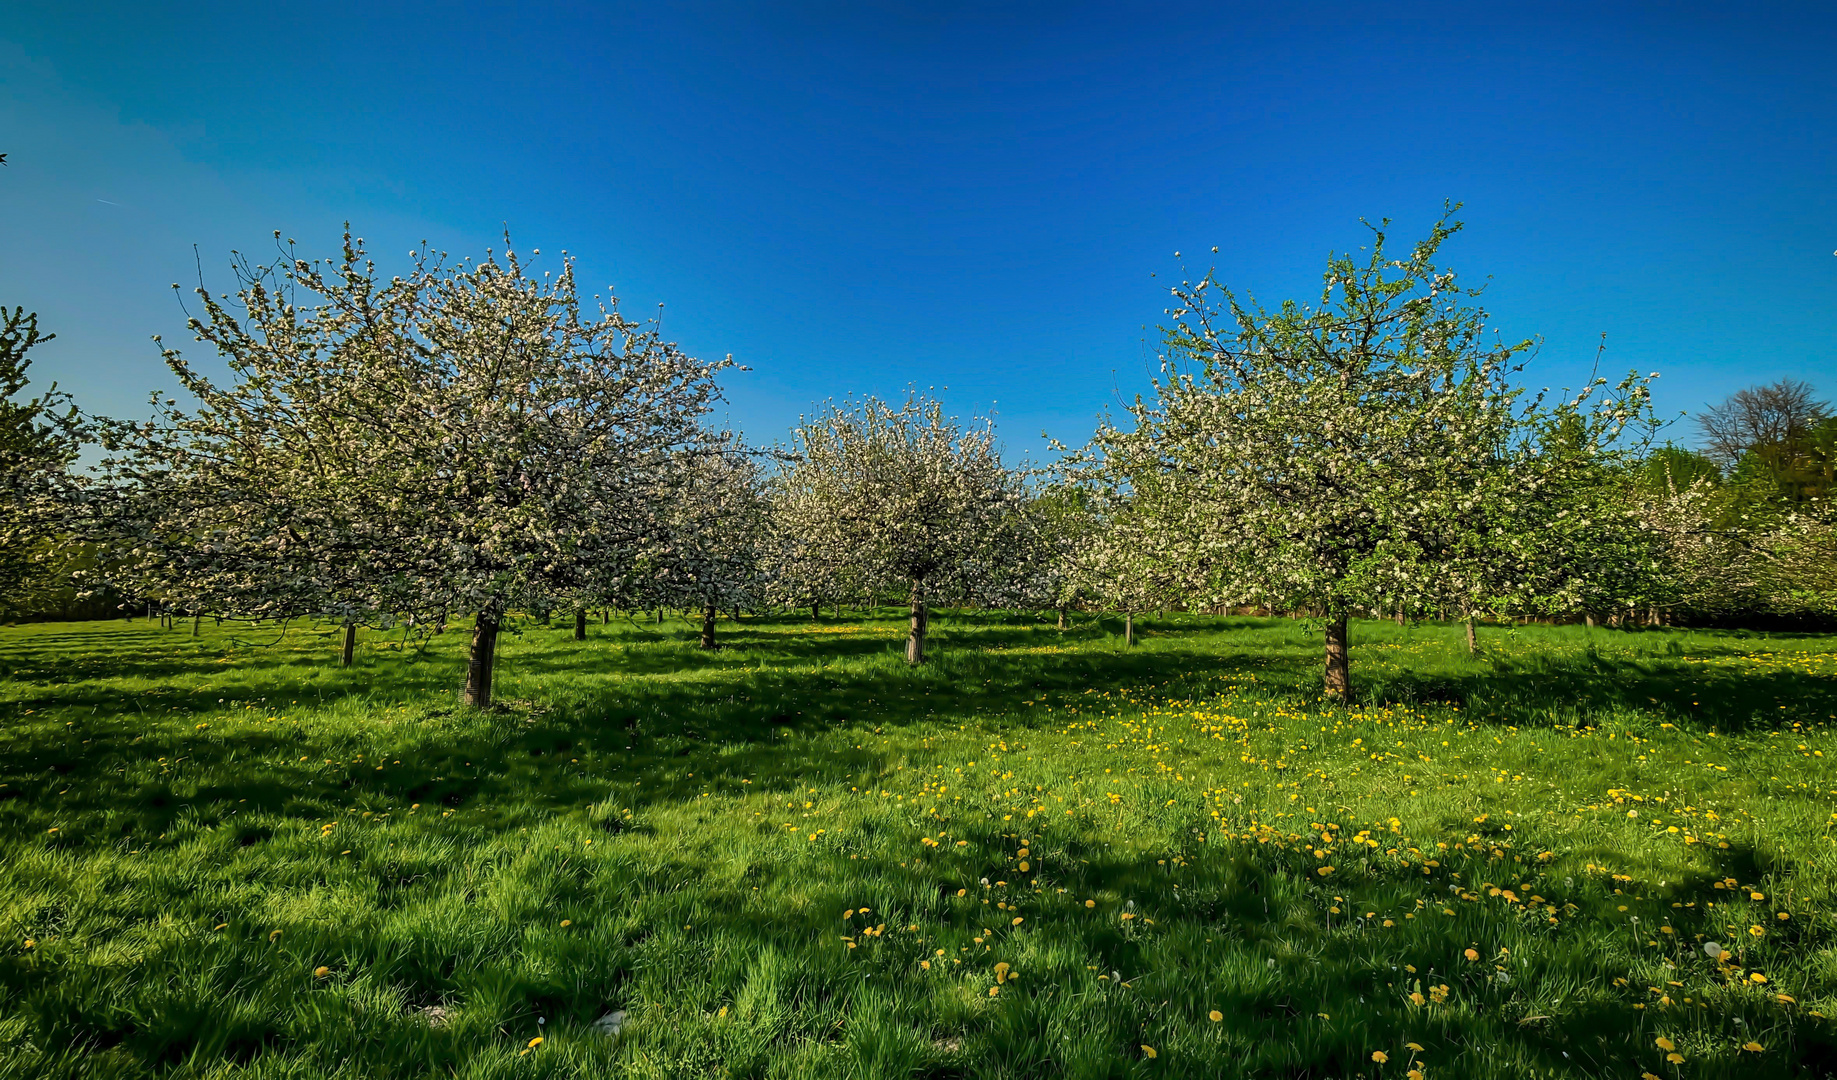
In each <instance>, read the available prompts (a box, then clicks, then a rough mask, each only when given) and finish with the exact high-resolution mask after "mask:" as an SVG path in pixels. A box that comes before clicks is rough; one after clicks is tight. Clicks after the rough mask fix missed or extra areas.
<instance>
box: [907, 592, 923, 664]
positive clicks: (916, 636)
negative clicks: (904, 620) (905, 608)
mask: <svg viewBox="0 0 1837 1080" xmlns="http://www.w3.org/2000/svg"><path fill="white" fill-rule="evenodd" d="M911 607H912V624H911V626H910V627H909V628H908V629H907V631H906V663H908V664H911V665H913V666H914V667H917V666H918V665H919V664H922V663H924V662H925V617H926V611H925V596H924V593H922V592H921V591H920V590H919V582H916V581H914V582H913V583H912V605H911Z"/></svg>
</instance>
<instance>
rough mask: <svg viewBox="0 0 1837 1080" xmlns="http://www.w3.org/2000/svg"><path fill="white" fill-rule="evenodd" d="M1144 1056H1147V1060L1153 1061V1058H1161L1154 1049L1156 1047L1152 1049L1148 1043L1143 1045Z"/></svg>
mask: <svg viewBox="0 0 1837 1080" xmlns="http://www.w3.org/2000/svg"><path fill="white" fill-rule="evenodd" d="M1142 1054H1143V1056H1145V1057H1147V1058H1149V1059H1151V1060H1152V1059H1153V1058H1156V1057H1159V1056H1160V1055H1159V1054H1156V1053H1155V1048H1154V1047H1152V1046H1149V1045H1148V1044H1147V1043H1143V1044H1142Z"/></svg>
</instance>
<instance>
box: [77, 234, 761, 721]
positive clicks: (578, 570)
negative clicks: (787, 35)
mask: <svg viewBox="0 0 1837 1080" xmlns="http://www.w3.org/2000/svg"><path fill="white" fill-rule="evenodd" d="M537 254H539V253H537ZM236 271H237V276H238V285H239V288H238V291H237V293H236V296H235V299H234V300H233V301H232V300H231V299H230V297H229V296H227V295H212V294H211V293H209V292H208V291H206V290H204V289H199V290H198V299H199V302H200V303H201V304H202V306H203V310H202V312H201V313H200V314H199V315H198V316H197V317H195V318H193V319H191V320H190V327H191V329H192V331H193V333H194V335H195V336H196V339H197V340H198V341H200V342H204V343H206V344H208V345H210V346H211V347H213V348H214V349H215V350H216V351H217V353H218V354H219V355H220V356H221V357H222V358H223V359H224V360H225V361H226V362H227V364H228V366H229V369H230V376H231V377H230V380H229V381H228V382H226V383H219V382H217V381H215V380H213V379H211V378H209V377H207V376H206V375H204V374H202V373H201V372H200V371H199V370H198V369H197V368H196V367H194V366H193V364H192V363H191V362H190V361H188V360H187V359H186V358H185V357H184V356H182V355H181V353H180V352H179V351H178V350H176V349H165V350H164V356H165V359H166V363H167V365H168V367H169V368H170V369H171V371H172V373H173V374H174V375H175V376H176V377H177V378H178V380H179V382H180V384H181V385H182V387H183V388H184V391H185V393H186V394H187V395H188V396H189V398H190V399H191V401H192V402H193V404H191V405H190V406H188V407H181V406H180V404H179V402H178V400H177V399H175V398H161V397H157V396H156V398H155V400H154V407H155V416H154V418H153V419H152V420H149V421H146V422H140V423H130V422H118V423H110V424H107V425H105V426H104V427H103V428H102V435H103V443H104V446H105V447H106V448H107V450H108V453H109V456H108V457H107V458H106V459H105V461H104V462H103V466H102V470H101V476H100V482H99V483H97V484H94V485H91V487H90V490H89V491H88V492H87V493H86V494H87V495H88V496H89V497H87V498H82V499H79V500H78V503H79V504H80V505H81V507H82V514H81V515H80V516H81V519H82V521H83V522H84V524H85V525H86V527H87V528H88V529H89V530H91V531H92V532H93V533H94V534H96V535H98V536H100V537H102V538H104V539H107V540H109V541H110V542H112V543H113V544H114V545H115V547H116V552H117V555H118V562H117V564H116V565H115V566H113V567H112V568H111V571H110V572H111V573H112V574H113V575H114V576H115V577H116V579H117V580H120V581H123V582H125V583H128V584H131V585H132V586H133V587H136V588H138V589H142V590H159V591H160V592H161V593H162V594H163V595H165V596H167V597H169V598H170V599H171V601H172V602H173V603H175V604H176V605H178V606H180V607H184V608H188V609H192V610H201V611H211V612H217V613H222V614H226V615H233V616H238V617H247V618H283V617H291V616H299V615H312V616H318V617H321V618H328V619H333V620H336V621H341V622H346V623H357V622H372V623H377V622H380V623H387V622H390V621H396V620H407V621H409V622H411V623H414V624H416V625H421V626H428V625H437V624H441V623H444V622H445V620H447V619H448V618H449V617H452V616H455V615H473V616H474V617H475V630H474V656H473V663H472V670H471V671H470V673H469V675H468V691H467V696H468V699H469V700H471V701H473V702H475V703H477V704H481V705H483V704H488V703H489V701H490V676H491V661H492V656H493V651H494V649H495V642H496V635H497V631H498V627H499V625H500V623H501V622H502V620H504V619H505V618H506V616H507V615H508V614H509V613H511V612H512V611H513V610H516V609H518V608H541V609H547V608H550V607H555V606H561V605H562V604H565V603H566V602H567V601H568V599H569V598H571V597H575V596H578V595H579V594H580V593H581V591H582V590H583V589H585V588H588V587H589V586H591V587H597V588H606V587H607V586H608V583H609V582H615V581H617V580H618V579H619V577H620V576H621V575H623V574H629V573H630V572H631V571H632V569H633V568H634V567H635V565H636V563H637V561H638V559H639V557H640V556H641V555H642V554H643V553H644V552H645V551H647V550H651V549H653V548H654V547H655V546H656V543H657V537H658V535H659V532H660V530H661V529H662V528H663V524H664V515H663V513H662V511H663V509H664V507H665V506H666V505H667V503H668V500H669V497H670V491H671V485H672V484H673V483H675V482H676V480H677V477H676V467H677V466H676V462H677V455H678V454H679V453H680V452H681V451H682V450H683V449H684V448H685V447H686V446H688V445H691V444H694V443H696V442H697V441H698V440H699V439H700V437H701V429H700V428H699V426H698V424H699V420H700V418H701V416H702V415H703V414H704V413H706V412H707V410H708V408H709V404H710V402H712V401H713V400H715V398H716V397H717V395H718V391H717V389H716V386H715V382H714V375H715V373H716V372H717V371H719V370H720V369H721V368H722V367H724V366H725V365H726V364H727V363H729V362H730V361H720V362H704V361H700V360H697V359H694V358H692V357H690V356H687V355H685V354H684V353H683V352H682V351H681V350H679V349H678V348H677V347H676V346H675V345H673V344H671V343H669V342H667V341H665V340H663V339H662V337H661V335H660V333H659V331H658V330H657V328H656V326H655V325H653V324H640V323H634V322H632V321H630V320H628V319H626V318H624V317H623V316H622V315H620V314H619V312H618V309H617V306H616V304H615V302H614V301H613V300H612V299H611V298H610V297H607V298H606V299H604V300H603V301H601V302H600V303H599V305H598V306H597V310H593V309H590V308H589V307H588V306H587V305H584V304H583V302H582V298H581V297H580V295H579V294H578V292H577V289H576V285H575V279H574V268H573V264H572V262H571V261H567V260H566V259H565V257H564V261H563V264H562V267H561V269H560V271H559V272H558V273H556V274H553V275H548V274H545V275H543V276H542V277H541V278H536V277H533V276H532V275H531V273H530V272H528V271H527V270H526V268H525V262H524V259H523V258H522V257H521V256H519V255H518V254H516V253H515V252H514V251H506V252H505V253H504V255H503V256H502V258H499V257H497V256H495V255H493V254H489V253H488V254H487V256H486V257H485V258H484V259H483V260H482V261H479V262H473V261H472V260H470V259H466V260H461V261H457V262H455V261H452V260H450V259H449V258H448V257H447V256H445V255H444V254H440V255H436V254H434V253H432V252H430V251H429V250H427V249H426V248H422V249H421V250H418V251H416V252H413V253H412V258H411V267H410V269H409V270H408V272H407V273H406V274H404V275H401V276H396V277H388V278H385V277H383V276H382V275H381V274H379V272H378V271H377V269H376V266H375V264H374V262H373V261H372V260H371V259H370V257H369V256H368V254H367V253H366V252H365V250H364V246H363V242H362V240H361V239H353V238H352V237H351V236H350V235H349V233H348V232H347V234H346V236H345V241H344V245H343V250H342V252H341V253H340V255H339V256H338V257H337V258H334V259H326V260H324V261H323V262H315V261H308V260H305V259H301V258H297V257H294V256H293V255H292V250H291V247H289V248H288V249H285V251H284V257H283V258H281V259H279V260H277V261H276V262H275V263H273V264H271V265H267V266H257V265H252V264H251V263H250V262H248V261H247V260H239V261H238V262H237V263H236ZM124 496H125V497H124Z"/></svg>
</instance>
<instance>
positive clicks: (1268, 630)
mask: <svg viewBox="0 0 1837 1080" xmlns="http://www.w3.org/2000/svg"><path fill="white" fill-rule="evenodd" d="M886 616H887V617H884V618H848V619H840V620H837V619H826V620H824V621H823V622H822V623H820V624H816V625H812V624H811V623H810V622H809V620H808V619H807V617H806V618H802V619H799V618H787V619H782V620H753V619H748V620H746V621H744V622H742V623H740V624H737V625H736V624H733V623H731V622H723V623H722V627H721V632H722V635H723V637H724V638H725V639H726V644H727V647H726V648H723V649H721V650H719V651H717V652H715V653H712V654H709V653H704V652H701V651H700V650H697V649H696V648H694V647H693V642H694V630H695V628H692V627H689V626H686V625H685V624H682V623H669V624H666V625H664V626H662V627H658V626H655V625H652V624H649V623H645V622H632V621H626V620H618V621H615V623H614V625H612V626H610V627H605V626H600V625H594V626H592V627H591V628H590V635H591V639H590V640H589V641H587V642H585V643H577V642H574V641H573V640H571V632H572V628H571V627H568V628H565V629H563V628H560V627H557V628H555V629H548V628H532V629H530V630H528V631H527V632H526V633H525V634H524V635H523V636H521V637H518V638H513V639H509V640H507V641H506V642H505V643H504V644H503V645H502V647H501V660H500V664H501V671H500V676H499V679H500V681H499V693H500V694H501V695H502V697H503V699H504V701H505V702H506V708H504V709H503V710H502V711H500V712H497V713H492V714H481V713H476V712H468V711H464V710H460V709H457V708H456V707H455V705H454V694H453V690H454V689H455V688H456V686H457V682H458V678H459V650H460V648H461V647H462V646H463V641H462V640H461V639H462V638H463V635H460V634H448V635H445V636H444V637H441V638H436V639H434V640H433V641H432V642H431V643H429V644H428V645H427V646H426V648H425V649H422V648H420V647H418V646H417V645H416V644H415V643H414V642H412V641H410V642H402V641H401V639H400V638H399V636H395V637H392V636H387V635H366V637H365V640H364V642H363V644H362V646H361V648H360V650H359V661H358V664H357V665H356V666H355V667H354V668H352V669H350V670H348V671H344V670H340V669H339V668H337V667H336V655H337V644H336V639H335V637H334V632H333V631H331V630H321V629H310V628H307V629H302V628H298V627H296V628H293V629H290V630H287V631H286V632H285V633H283V632H282V631H281V630H279V629H275V628H261V629H253V630H252V629H249V628H240V629H236V630H232V629H231V628H229V627H222V628H218V627H214V626H209V625H207V626H206V627H205V628H204V635H203V637H201V638H199V639H197V640H193V639H192V638H191V637H190V636H189V626H182V627H181V628H180V629H176V630H170V631H164V630H159V629H157V628H155V627H152V626H149V625H148V624H145V623H139V622H136V623H103V624H84V625H71V624H63V625H46V626H29V627H17V628H7V629H4V630H0V673H3V674H4V675H5V681H4V684H3V689H0V717H3V718H4V723H5V725H6V727H5V731H6V740H5V743H4V745H3V746H0V774H3V775H0V784H4V786H3V787H0V1075H20V1076H57V1075H72V1076H77V1075H81V1076H143V1075H155V1074H158V1075H179V1076H192V1075H199V1076H201V1075H213V1076H214V1075H220V1074H223V1073H225V1072H226V1071H228V1070H230V1069H232V1068H235V1069H238V1070H243V1071H246V1072H247V1073H248V1074H250V1075H258V1076H259V1075H276V1076H279V1075H286V1076H300V1077H313V1076H333V1075H338V1076H378V1077H381V1076H390V1077H394V1076H422V1075H426V1076H435V1075H438V1076H462V1077H473V1076H477V1077H485V1076H518V1077H521V1076H531V1077H533V1076H603V1075H636V1076H735V1077H740V1076H759V1077H768V1076H771V1077H777V1076H787V1077H789V1076H873V1077H878V1076H940V1077H942V1076H1015V1077H1022V1076H1027V1077H1032V1076H1126V1075H1141V1076H1156V1075H1169V1076H1193V1077H1215V1076H1234V1075H1246V1076H1249V1075H1293V1076H1302V1075H1308V1076H1347V1077H1349V1076H1355V1075H1365V1076H1370V1077H1377V1076H1395V1077H1406V1076H1407V1075H1408V1074H1409V1072H1410V1070H1412V1069H1417V1070H1421V1071H1423V1072H1424V1074H1425V1075H1426V1076H1430V1077H1435V1076H1487V1075H1497V1076H1530V1075H1538V1076H1544V1075H1555V1076H1577V1077H1583V1076H1588V1077H1594V1076H1603V1075H1613V1076H1628V1077H1636V1076H1639V1075H1640V1074H1641V1073H1642V1072H1650V1073H1652V1074H1653V1075H1655V1076H1662V1077H1672V1076H1731V1077H1732V1076H1768V1075H1823V1074H1824V1073H1825V1072H1828V1071H1829V1070H1830V1069H1831V1067H1832V1064H1833V1063H1834V1062H1837V1046H1834V1045H1833V1041H1832V1032H1831V1029H1830V1027H1829V1025H1828V1023H1827V1022H1826V1021H1825V1019H1824V1016H1825V1015H1830V1014H1831V1013H1832V1010H1833V1009H1837V953H1833V951H1832V942H1833V936H1832V922H1831V920H1832V917H1833V913H1832V903H1831V901H1832V896H1833V880H1834V879H1833V870H1834V869H1837V858H1834V857H1833V843H1832V837H1831V830H1832V829H1833V828H1834V827H1837V815H1834V814H1833V810H1837V790H1834V789H1837V776H1833V775H1832V773H1831V770H1830V767H1829V764H1828V757H1827V755H1830V754H1833V753H1837V747H1834V746H1833V744H1832V740H1831V738H1830V734H1829V726H1828V725H1829V724H1830V723H1831V722H1832V719H1833V715H1834V714H1837V640H1833V639H1831V638H1821V637H1779V636H1775V637H1765V636H1760V635H1738V634H1711V633H1703V632H1688V631H1663V632H1660V631H1652V632H1632V633H1623V632H1617V631H1607V630H1595V631H1589V630H1586V629H1583V628H1579V627H1578V628H1544V627H1526V628H1521V629H1517V630H1508V629H1503V628H1485V629H1484V630H1483V635H1482V643H1483V646H1484V651H1485V655H1484V656H1483V657H1482V658H1481V659H1479V660H1474V659H1470V658H1469V657H1467V656H1466V655H1465V651H1464V649H1463V648H1462V647H1460V639H1459V634H1458V630H1456V629H1455V628H1451V627H1445V626H1412V627H1410V628H1407V629H1404V628H1398V627H1396V626H1395V625H1393V624H1387V623H1366V624H1361V625H1359V626H1357V627H1356V628H1355V638H1354V645H1355V647H1354V676H1355V680H1357V682H1358V684H1359V687H1360V693H1361V697H1360V700H1359V701H1358V702H1357V703H1356V704H1355V705H1353V706H1350V707H1339V706H1332V705H1329V704H1327V703H1326V702H1323V701H1322V700H1320V698H1319V697H1318V695H1317V693H1316V692H1315V688H1316V687H1317V686H1318V652H1319V640H1318V638H1317V637H1313V636H1310V635H1309V634H1308V633H1307V632H1306V631H1305V629H1304V628H1303V627H1301V626H1300V625H1299V624H1297V623H1292V622H1290V621H1288V620H1241V619H1240V620H1216V619H1200V618H1187V617H1170V618H1165V619H1145V620H1141V621H1140V622H1139V623H1138V627H1139V629H1140V630H1141V631H1142V633H1143V639H1142V643H1141V645H1139V646H1138V647H1137V648H1135V649H1125V648H1123V647H1122V646H1121V643H1120V641H1119V640H1117V638H1116V637H1115V634H1114V631H1116V630H1118V629H1120V627H1119V626H1116V625H1110V624H1107V623H1106V624H1099V623H1098V622H1096V621H1095V620H1093V619H1092V618H1090V617H1088V616H1087V617H1085V618H1083V619H1081V620H1079V621H1078V622H1077V624H1076V625H1075V626H1074V627H1073V628H1072V629H1071V630H1069V631H1067V632H1064V633H1061V632H1059V631H1056V630H1055V629H1053V628H1052V625H1051V623H1050V622H1049V621H1047V620H1043V619H1042V620H1035V619H1033V618H1031V617H1020V616H998V615H987V616H984V615H970V614H962V615H946V616H945V617H943V618H941V619H940V620H939V621H938V624H937V627H936V630H937V639H936V641H935V642H934V645H935V647H936V649H937V651H936V654H935V662H934V663H932V664H929V665H927V666H926V667H925V668H923V669H919V670H916V671H915V670H911V669H908V668H906V667H905V665H904V664H903V662H902V661H901V659H900V656H899V650H900V646H901V644H902V641H901V633H902V628H901V625H900V623H899V621H898V620H897V619H896V618H894V617H892V614H891V613H890V612H889V613H886ZM1712 945H1713V946H1715V948H1713V949H1709V950H1708V951H1706V946H1712ZM1711 953H1718V955H1711ZM1004 965H1005V966H1004ZM615 1011H624V1012H625V1013H626V1014H627V1015H626V1018H625V1020H624V1023H623V1027H622V1030H621V1031H620V1032H619V1034H618V1035H616V1036H611V1035H607V1034H603V1033H597V1032H595V1031H593V1030H592V1025H593V1023H594V1022H595V1021H596V1020H598V1019H599V1018H601V1017H603V1016H605V1015H606V1014H608V1013H611V1012H615ZM1215 1017H1216V1018H1215ZM536 1039H540V1040H541V1041H540V1042H534V1043H533V1044H532V1040H536ZM1661 1040H1662V1041H1661ZM1667 1044H1668V1045H1667ZM1743 1047H1749V1049H1744V1048H1743ZM1753 1047H1759V1048H1760V1049H1753ZM1671 1054H1676V1055H1678V1056H1680V1057H1681V1058H1683V1061H1682V1062H1673V1061H1669V1060H1667V1056H1668V1055H1671ZM1374 1055H1375V1056H1374ZM1380 1059H1382V1060H1380ZM242 1074H243V1073H242V1072H240V1071H239V1072H238V1075H242Z"/></svg>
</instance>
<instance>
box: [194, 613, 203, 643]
mask: <svg viewBox="0 0 1837 1080" xmlns="http://www.w3.org/2000/svg"><path fill="white" fill-rule="evenodd" d="M203 625H204V616H202V615H200V614H198V613H197V612H195V611H194V612H192V613H191V636H192V637H197V636H198V628H199V627H201V626H203Z"/></svg>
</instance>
